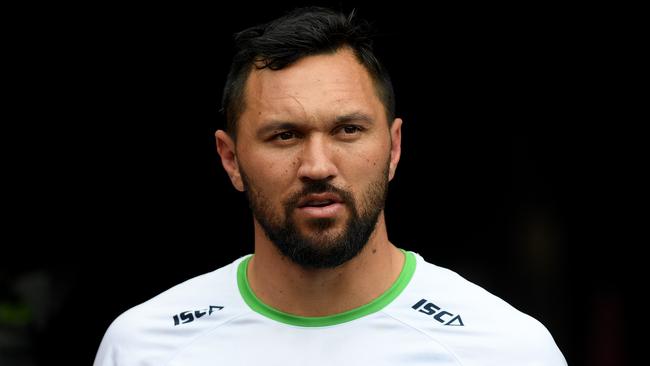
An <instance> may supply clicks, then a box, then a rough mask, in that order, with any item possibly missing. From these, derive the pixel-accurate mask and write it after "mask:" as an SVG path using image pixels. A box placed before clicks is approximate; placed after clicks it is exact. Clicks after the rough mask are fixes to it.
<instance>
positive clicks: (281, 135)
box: [275, 131, 296, 141]
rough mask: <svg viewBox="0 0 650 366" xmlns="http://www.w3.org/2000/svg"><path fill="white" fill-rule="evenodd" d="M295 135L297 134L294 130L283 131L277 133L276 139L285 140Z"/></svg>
mask: <svg viewBox="0 0 650 366" xmlns="http://www.w3.org/2000/svg"><path fill="white" fill-rule="evenodd" d="M294 137H296V134H295V133H294V132H292V131H284V132H281V133H279V134H277V135H275V138H276V139H278V140H283V141H286V140H291V139H292V138H294Z"/></svg>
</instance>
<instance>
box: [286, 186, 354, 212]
mask: <svg viewBox="0 0 650 366" xmlns="http://www.w3.org/2000/svg"><path fill="white" fill-rule="evenodd" d="M326 192H327V193H334V194H336V195H338V196H339V197H341V200H342V201H343V204H346V205H347V204H350V203H353V202H354V197H353V196H352V193H350V192H348V191H346V190H344V189H342V188H339V187H336V186H335V185H333V184H331V183H329V182H328V181H325V180H315V181H309V182H305V183H304V185H303V187H302V189H301V190H300V191H298V192H296V193H294V194H292V195H291V196H290V197H289V198H288V199H287V200H286V201H285V207H286V208H287V209H288V210H293V209H294V208H297V207H298V202H299V201H300V200H301V199H302V198H303V197H305V196H307V195H310V194H317V193H326Z"/></svg>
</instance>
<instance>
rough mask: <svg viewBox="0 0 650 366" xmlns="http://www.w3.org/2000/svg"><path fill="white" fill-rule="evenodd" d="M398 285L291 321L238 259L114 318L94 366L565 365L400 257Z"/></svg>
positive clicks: (486, 297)
mask: <svg viewBox="0 0 650 366" xmlns="http://www.w3.org/2000/svg"><path fill="white" fill-rule="evenodd" d="M405 254H406V261H405V264H404V268H403V269H402V272H401V274H400V276H399V278H398V279H397V281H396V282H395V283H394V284H393V285H392V287H391V288H390V289H388V290H387V291H386V292H385V293H384V294H383V295H381V296H380V297H378V298H377V299H375V300H373V301H372V302H370V303H368V304H366V305H364V306H361V307H359V308H356V309H353V310H350V311H347V312H345V313H341V314H335V315H332V316H326V317H299V316H294V315H291V314H287V313H283V312H281V311H278V310H276V309H274V308H271V307H269V306H268V305H266V304H264V303H263V302H262V301H261V300H260V299H258V298H257V297H256V296H255V294H253V292H252V291H251V289H250V287H249V285H248V280H247V277H246V268H247V265H248V262H249V260H250V258H251V256H246V257H242V258H240V259H238V260H236V261H234V262H233V263H231V264H229V265H227V266H225V267H222V268H220V269H218V270H216V271H214V272H210V273H207V274H204V275H201V276H198V277H196V278H193V279H191V280H189V281H186V282H184V283H182V284H180V285H177V286H175V287H173V288H171V289H170V290H168V291H166V292H163V293H162V294H160V295H158V296H156V297H154V298H153V299H151V300H149V301H147V302H145V303H143V304H141V305H138V306H136V307H134V308H132V309H130V310H128V311H126V312H125V313H124V314H122V315H120V316H119V317H118V318H117V319H116V320H115V321H114V322H113V324H111V326H110V327H109V329H108V330H107V332H106V334H105V336H104V339H103V341H102V343H101V345H100V347H99V351H98V353H97V357H96V359H95V363H94V365H95V366H207V365H211V366H214V365H227V366H241V365H247V366H250V365H278V366H280V365H281V366H298V365H300V366H304V365H315V366H325V365H327V366H332V365H336V366H345V365H371V366H384V365H385V366H388V365H391V366H395V365H409V366H419V365H440V366H442V365H445V366H447V365H456V366H458V365H463V366H479V365H480V366H490V365H494V366H533V365H540V366H541V365H544V366H554V365H566V361H565V359H564V357H563V356H562V353H561V352H560V350H559V349H558V347H557V345H556V344H555V342H554V340H553V338H552V337H551V335H550V333H549V332H548V330H546V328H545V327H544V326H543V325H542V324H541V323H539V322H538V321H536V320H535V319H533V318H532V317H530V316H528V315H525V314H523V313H521V312H519V311H518V310H516V309H514V308H513V307H512V306H510V305H508V304H507V303H506V302H504V301H503V300H501V299H499V298H498V297H496V296H494V295H492V294H490V293H488V292H487V291H485V290H484V289H482V288H481V287H479V286H476V285H474V284H472V283H470V282H468V281H467V280H465V279H463V278H462V277H460V276H459V275H458V274H456V273H454V272H452V271H450V270H447V269H444V268H441V267H438V266H435V265H433V264H430V263H427V262H426V261H425V260H424V259H423V258H422V257H421V256H420V255H418V254H416V253H413V252H405Z"/></svg>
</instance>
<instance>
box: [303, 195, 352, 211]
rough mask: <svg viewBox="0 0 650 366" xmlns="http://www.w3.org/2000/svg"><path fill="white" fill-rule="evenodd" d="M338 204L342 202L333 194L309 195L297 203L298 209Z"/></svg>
mask: <svg viewBox="0 0 650 366" xmlns="http://www.w3.org/2000/svg"><path fill="white" fill-rule="evenodd" d="M340 203H343V200H342V199H341V197H339V196H338V195H337V194H334V193H320V194H310V195H308V196H306V197H304V198H303V199H301V200H300V201H299V202H298V208H305V207H327V206H330V205H335V204H340Z"/></svg>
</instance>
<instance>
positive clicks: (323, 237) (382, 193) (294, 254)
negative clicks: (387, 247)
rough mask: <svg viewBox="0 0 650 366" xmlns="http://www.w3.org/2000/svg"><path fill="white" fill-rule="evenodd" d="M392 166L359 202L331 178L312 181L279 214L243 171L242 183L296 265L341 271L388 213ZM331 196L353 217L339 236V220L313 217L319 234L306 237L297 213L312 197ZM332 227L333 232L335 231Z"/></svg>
mask: <svg viewBox="0 0 650 366" xmlns="http://www.w3.org/2000/svg"><path fill="white" fill-rule="evenodd" d="M388 166H389V162H387V163H386V166H385V169H384V171H383V172H382V174H381V175H380V176H379V177H378V178H377V179H376V180H375V181H373V182H372V183H371V184H370V185H369V187H368V189H367V190H366V191H365V192H364V194H363V195H362V197H361V200H360V201H361V202H357V200H356V199H355V198H354V196H353V195H352V193H350V192H348V191H346V190H344V189H341V188H338V187H336V186H334V185H332V184H331V183H330V182H329V181H327V180H312V181H306V182H304V184H303V187H302V189H301V190H300V191H298V192H296V193H294V194H292V195H291V196H290V197H289V198H288V199H287V200H286V201H284V202H282V207H283V214H284V216H283V217H282V216H281V215H278V214H277V213H275V212H274V211H273V209H272V207H271V205H270V202H272V200H271V199H269V197H267V196H265V195H264V194H262V193H261V192H260V191H259V190H257V189H255V187H254V186H253V185H251V184H250V183H251V181H250V179H249V178H248V177H247V176H246V174H245V173H244V171H243V169H241V167H240V169H241V175H242V180H243V183H244V188H245V191H246V196H247V197H248V202H249V205H250V208H251V211H252V212H253V216H254V217H255V219H256V220H257V222H258V223H259V224H260V226H261V227H262V229H263V230H264V233H265V234H266V236H267V237H268V238H269V240H270V241H271V242H272V243H273V244H274V245H275V247H276V248H277V249H278V250H279V251H280V253H282V255H284V256H285V257H287V258H289V259H290V260H291V261H292V262H294V263H296V264H298V265H300V266H302V267H304V268H309V269H324V268H335V267H338V266H340V265H341V264H343V263H345V262H347V261H349V260H350V259H352V258H354V257H355V256H357V255H358V254H359V253H360V252H361V250H362V249H363V248H364V247H365V246H366V244H367V243H368V240H369V239H370V235H372V233H373V231H374V230H375V226H376V225H377V220H378V219H379V215H380V214H381V211H382V210H383V209H384V205H385V202H386V196H387V192H388ZM325 192H331V193H334V194H337V195H338V196H339V197H340V198H341V199H342V201H343V204H344V205H345V207H347V208H348V211H349V215H348V218H347V221H346V222H345V223H344V225H343V228H342V230H340V231H339V232H338V233H336V232H333V231H334V230H333V227H334V226H335V224H336V223H337V220H340V219H335V218H315V219H308V220H307V221H306V226H308V227H309V228H310V229H311V230H312V231H313V234H303V233H301V231H300V229H299V228H298V225H297V224H296V221H295V220H294V218H293V213H294V212H295V210H296V209H297V208H298V202H299V201H300V200H301V199H302V198H303V197H304V196H306V195H309V194H317V193H325ZM330 229H332V230H330Z"/></svg>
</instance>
